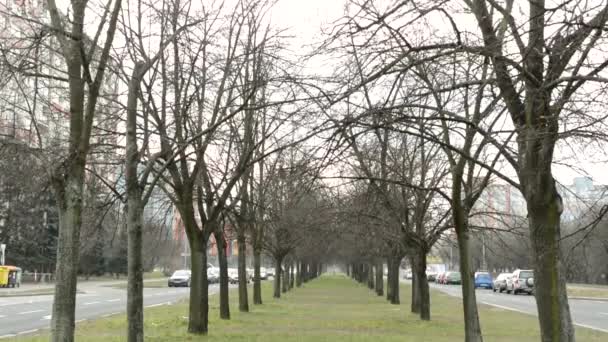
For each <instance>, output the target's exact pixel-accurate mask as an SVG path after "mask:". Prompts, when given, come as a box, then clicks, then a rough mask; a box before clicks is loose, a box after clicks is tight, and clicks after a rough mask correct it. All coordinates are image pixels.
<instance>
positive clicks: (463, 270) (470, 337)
mask: <svg viewBox="0 0 608 342" xmlns="http://www.w3.org/2000/svg"><path fill="white" fill-rule="evenodd" d="M455 215H457V214H455ZM456 236H457V239H458V250H459V254H460V275H461V279H462V287H461V288H462V305H463V307H464V328H465V341H466V342H481V341H483V337H482V335H481V325H480V324H479V313H478V311H477V299H476V296H475V281H474V279H473V273H472V272H473V271H472V270H471V254H470V248H471V247H470V240H469V239H470V238H469V230H468V229H466V227H465V229H462V230H461V231H460V232H458V230H457V234H456Z"/></svg>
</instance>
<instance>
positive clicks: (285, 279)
mask: <svg viewBox="0 0 608 342" xmlns="http://www.w3.org/2000/svg"><path fill="white" fill-rule="evenodd" d="M281 273H283V271H281ZM281 278H282V279H281V280H282V282H281V291H282V292H283V293H285V292H287V287H288V286H289V269H286V270H285V273H284V274H283V275H282V277H281Z"/></svg>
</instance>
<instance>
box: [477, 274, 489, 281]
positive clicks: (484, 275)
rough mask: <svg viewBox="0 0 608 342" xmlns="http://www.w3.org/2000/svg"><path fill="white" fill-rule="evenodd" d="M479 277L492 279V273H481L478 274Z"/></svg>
mask: <svg viewBox="0 0 608 342" xmlns="http://www.w3.org/2000/svg"><path fill="white" fill-rule="evenodd" d="M477 279H484V280H485V279H491V277H490V275H489V274H488V273H479V274H478V275H477Z"/></svg>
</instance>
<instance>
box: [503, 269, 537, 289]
mask: <svg viewBox="0 0 608 342" xmlns="http://www.w3.org/2000/svg"><path fill="white" fill-rule="evenodd" d="M520 292H526V293H527V294H529V295H532V294H534V272H533V271H532V270H515V271H514V272H513V274H512V275H511V279H508V280H507V293H513V294H514V295H516V294H518V293H520Z"/></svg>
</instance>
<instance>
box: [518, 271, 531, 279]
mask: <svg viewBox="0 0 608 342" xmlns="http://www.w3.org/2000/svg"><path fill="white" fill-rule="evenodd" d="M533 276H534V274H533V273H532V271H521V272H519V277H520V278H524V279H526V278H532V277H533Z"/></svg>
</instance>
